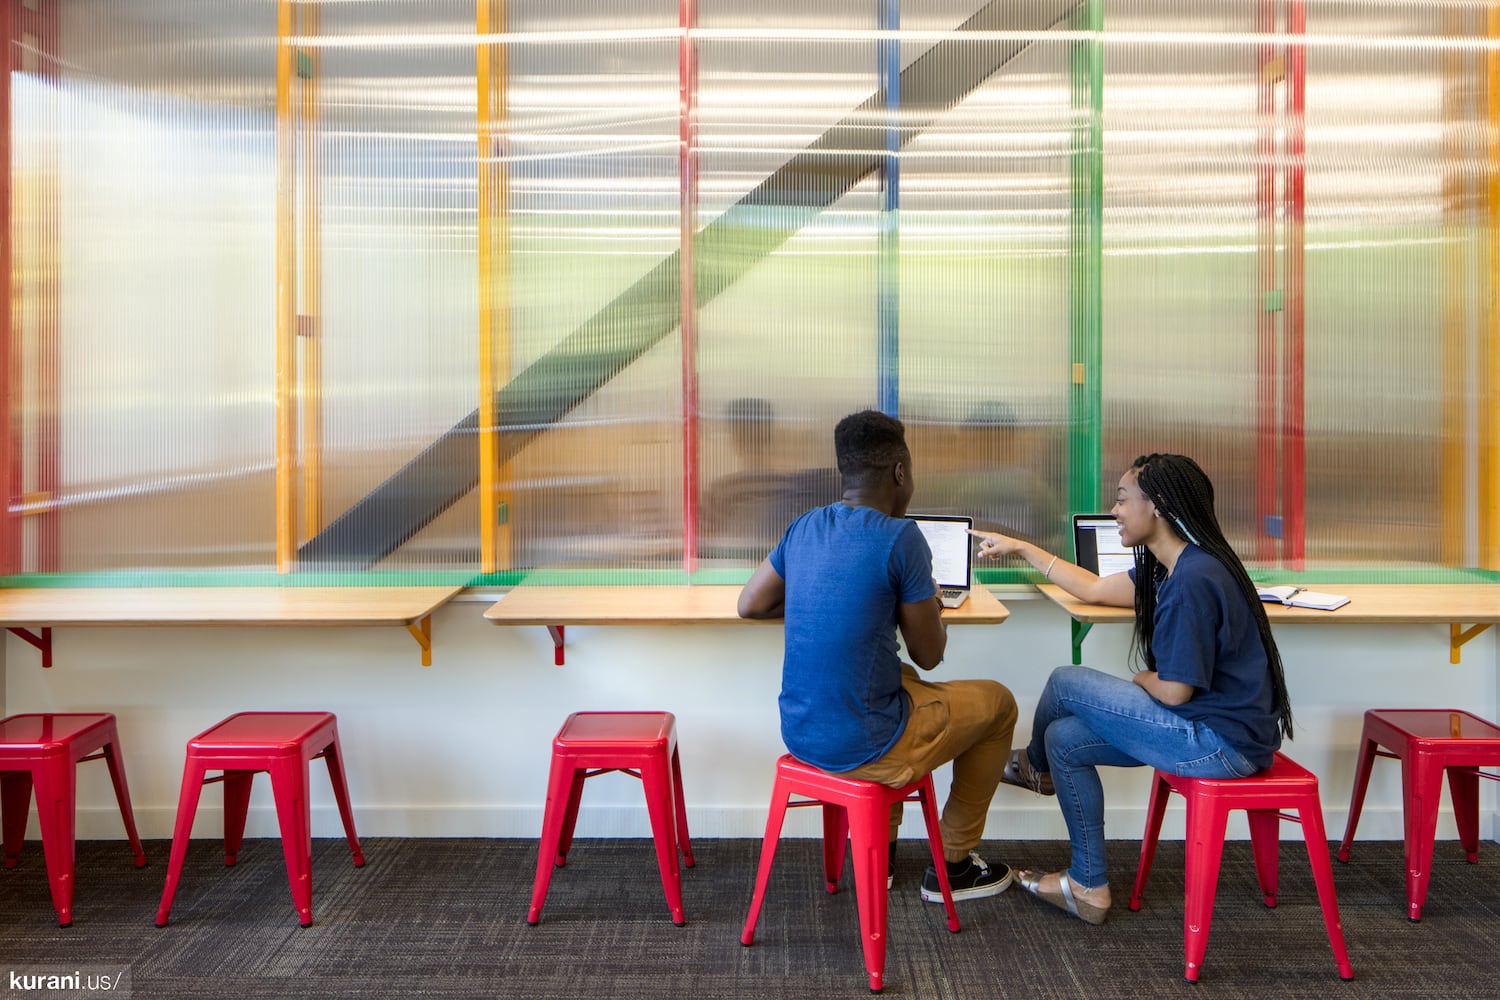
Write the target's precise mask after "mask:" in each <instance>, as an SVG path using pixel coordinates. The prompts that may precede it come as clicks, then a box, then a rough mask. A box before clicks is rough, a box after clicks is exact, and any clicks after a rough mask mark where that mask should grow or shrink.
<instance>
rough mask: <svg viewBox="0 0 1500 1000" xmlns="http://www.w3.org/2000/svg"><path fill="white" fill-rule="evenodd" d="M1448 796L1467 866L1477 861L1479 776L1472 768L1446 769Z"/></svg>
mask: <svg viewBox="0 0 1500 1000" xmlns="http://www.w3.org/2000/svg"><path fill="white" fill-rule="evenodd" d="M1448 794H1449V796H1450V797H1452V799H1453V820H1454V822H1455V823H1457V824H1458V841H1459V843H1460V844H1462V845H1463V849H1464V854H1465V855H1466V856H1467V857H1468V859H1469V864H1471V865H1472V864H1477V863H1478V861H1479V775H1477V774H1475V773H1474V771H1473V769H1472V768H1467V767H1450V768H1448Z"/></svg>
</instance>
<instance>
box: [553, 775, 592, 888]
mask: <svg viewBox="0 0 1500 1000" xmlns="http://www.w3.org/2000/svg"><path fill="white" fill-rule="evenodd" d="M588 776H589V774H588V769H587V768H584V767H579V766H574V767H573V778H572V780H571V781H570V782H569V784H568V798H567V805H565V806H564V807H563V811H562V826H561V827H560V828H559V829H558V834H557V843H555V844H554V845H553V854H554V855H555V862H556V864H557V867H559V868H561V867H563V866H564V865H566V864H567V863H568V854H569V852H570V851H572V850H573V831H574V829H576V828H577V826H578V806H579V803H581V802H582V801H583V783H584V782H585V781H587V780H588Z"/></svg>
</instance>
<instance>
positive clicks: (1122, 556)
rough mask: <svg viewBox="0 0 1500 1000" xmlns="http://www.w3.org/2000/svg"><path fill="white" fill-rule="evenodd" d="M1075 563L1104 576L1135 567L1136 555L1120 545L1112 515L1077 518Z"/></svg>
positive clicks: (1074, 516) (1118, 533) (1074, 537)
mask: <svg viewBox="0 0 1500 1000" xmlns="http://www.w3.org/2000/svg"><path fill="white" fill-rule="evenodd" d="M1073 555H1074V559H1073V561H1074V562H1076V563H1077V564H1078V565H1080V566H1082V567H1083V568H1084V569H1086V570H1089V571H1090V572H1093V573H1097V574H1099V575H1100V576H1109V575H1110V574H1112V573H1124V572H1126V571H1127V570H1131V569H1134V568H1135V552H1134V551H1132V550H1131V549H1129V548H1127V547H1126V546H1125V545H1124V544H1122V543H1121V542H1120V526H1119V525H1118V524H1116V523H1115V519H1114V516H1113V515H1111V514H1074V515H1073Z"/></svg>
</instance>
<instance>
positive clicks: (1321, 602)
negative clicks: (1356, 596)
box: [1257, 586, 1349, 611]
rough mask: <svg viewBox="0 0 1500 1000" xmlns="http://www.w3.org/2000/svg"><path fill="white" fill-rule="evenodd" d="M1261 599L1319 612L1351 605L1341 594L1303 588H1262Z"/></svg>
mask: <svg viewBox="0 0 1500 1000" xmlns="http://www.w3.org/2000/svg"><path fill="white" fill-rule="evenodd" d="M1257 589H1258V592H1259V593H1260V599H1261V600H1262V601H1266V602H1267V603H1270V604H1285V605H1287V606H1288V607H1293V608H1314V609H1316V610H1318V611H1334V610H1337V609H1338V608H1342V607H1343V606H1344V605H1346V604H1348V603H1349V598H1347V597H1344V596H1343V595H1341V594H1321V593H1319V592H1318V591H1316V590H1304V589H1302V588H1301V587H1293V586H1285V587H1260V588H1257Z"/></svg>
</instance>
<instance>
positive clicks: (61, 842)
mask: <svg viewBox="0 0 1500 1000" xmlns="http://www.w3.org/2000/svg"><path fill="white" fill-rule="evenodd" d="M101 758H103V760H104V762H105V763H106V764H108V765H109V780H110V781H112V782H114V786H115V799H116V800H117V801H118V802H119V803H120V817H121V818H122V819H123V820H124V821H125V834H126V836H128V837H129V838H130V849H131V850H132V851H133V852H134V853H135V866H136V867H137V868H142V867H145V864H146V852H145V851H144V850H142V849H141V837H140V834H138V833H136V830H135V814H134V813H133V812H131V809H130V788H129V787H128V786H127V785H126V784H125V762H124V760H123V759H122V757H121V754H120V737H119V735H118V734H117V733H116V731H115V717H114V716H113V715H110V714H109V713H108V712H92V713H66V714H62V713H60V714H50V713H49V714H35V715H12V716H10V717H9V718H7V719H0V829H3V831H4V833H3V840H4V859H5V867H6V868H14V867H15V866H16V865H18V864H20V863H21V845H22V844H23V843H24V842H25V839H26V816H27V814H28V813H29V812H30V808H31V790H32V788H33V787H35V788H36V818H37V823H38V824H39V825H40V826H41V828H42V859H43V861H44V862H45V864H46V867H47V879H48V881H49V882H50V883H51V884H52V906H53V907H54V908H55V909H56V910H57V925H58V926H59V927H69V926H71V925H72V923H73V849H74V831H75V828H76V827H75V823H76V818H77V814H78V772H77V767H78V764H80V763H81V762H83V761H86V760H99V759H101Z"/></svg>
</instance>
